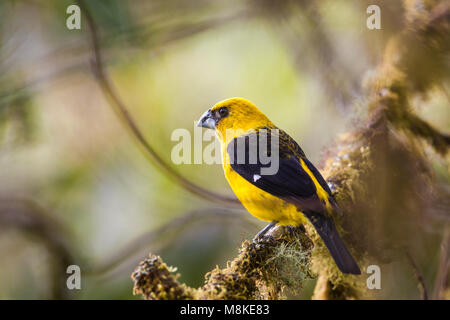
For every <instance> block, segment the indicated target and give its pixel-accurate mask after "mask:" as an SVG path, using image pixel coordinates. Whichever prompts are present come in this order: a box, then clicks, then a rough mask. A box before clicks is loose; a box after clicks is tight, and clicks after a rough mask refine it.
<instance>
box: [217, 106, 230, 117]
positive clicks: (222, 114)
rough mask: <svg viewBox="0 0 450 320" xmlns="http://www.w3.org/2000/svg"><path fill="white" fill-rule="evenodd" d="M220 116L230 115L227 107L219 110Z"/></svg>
mask: <svg viewBox="0 0 450 320" xmlns="http://www.w3.org/2000/svg"><path fill="white" fill-rule="evenodd" d="M219 114H220V116H221V117H225V116H226V115H228V108H227V107H222V108H220V109H219Z"/></svg>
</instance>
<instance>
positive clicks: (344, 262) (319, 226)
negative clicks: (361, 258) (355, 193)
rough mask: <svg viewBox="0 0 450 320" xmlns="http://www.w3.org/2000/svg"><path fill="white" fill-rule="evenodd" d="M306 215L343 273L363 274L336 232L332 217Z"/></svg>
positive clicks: (315, 214)
mask: <svg viewBox="0 0 450 320" xmlns="http://www.w3.org/2000/svg"><path fill="white" fill-rule="evenodd" d="M305 215H306V216H307V217H308V219H309V220H310V221H311V223H312V224H313V226H314V228H316V231H317V233H318V234H319V235H320V237H321V238H322V240H323V242H324V243H325V245H326V247H327V248H328V251H330V254H331V256H332V257H333V259H334V261H335V262H336V265H337V266H338V268H339V270H341V272H342V273H350V274H361V270H360V269H359V267H358V264H357V263H356V261H355V259H354V258H353V257H352V255H351V254H350V252H349V251H348V249H347V247H346V245H345V243H344V241H343V240H342V238H341V237H340V236H339V233H338V232H337V230H336V226H335V225H334V221H333V219H332V218H331V217H326V216H324V215H323V214H317V213H311V212H305Z"/></svg>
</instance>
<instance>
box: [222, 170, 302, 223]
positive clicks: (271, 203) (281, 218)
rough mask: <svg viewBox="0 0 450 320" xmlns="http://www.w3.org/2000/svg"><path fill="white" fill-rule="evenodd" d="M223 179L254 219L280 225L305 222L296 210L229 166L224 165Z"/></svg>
mask: <svg viewBox="0 0 450 320" xmlns="http://www.w3.org/2000/svg"><path fill="white" fill-rule="evenodd" d="M224 171H225V177H226V179H227V181H228V183H229V184H230V186H231V188H232V189H233V191H234V193H235V194H236V196H237V197H238V199H239V200H240V201H241V202H242V204H243V205H244V207H245V208H246V209H247V210H248V211H249V212H250V213H251V214H252V215H253V216H255V217H257V218H258V219H260V220H263V221H268V222H272V221H278V223H279V224H280V225H300V224H303V223H304V221H305V217H304V216H303V214H302V213H301V212H300V211H298V210H297V208H296V207H295V206H294V205H293V204H290V203H289V202H286V201H284V200H283V199H280V198H278V197H275V196H273V195H271V194H270V193H268V192H265V191H263V190H261V189H259V188H258V187H256V186H254V185H253V184H251V183H250V182H248V181H247V180H245V179H244V178H242V177H241V176H240V175H239V174H238V173H237V172H235V171H234V170H233V169H232V168H231V166H230V165H229V164H225V165H224Z"/></svg>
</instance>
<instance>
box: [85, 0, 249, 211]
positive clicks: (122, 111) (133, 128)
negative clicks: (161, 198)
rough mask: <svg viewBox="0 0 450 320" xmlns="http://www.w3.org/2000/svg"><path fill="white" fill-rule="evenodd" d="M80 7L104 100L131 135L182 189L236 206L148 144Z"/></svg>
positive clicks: (90, 21)
mask: <svg viewBox="0 0 450 320" xmlns="http://www.w3.org/2000/svg"><path fill="white" fill-rule="evenodd" d="M77 3H78V4H79V6H80V8H81V10H82V11H83V12H84V14H85V17H86V21H87V23H88V26H89V35H90V39H91V46H92V51H93V55H94V59H93V63H92V68H93V71H94V73H95V76H96V79H97V81H98V83H99V85H100V87H101V89H102V91H103V93H104V95H105V96H106V97H107V100H108V101H109V102H110V105H111V107H112V108H113V109H114V111H115V112H116V114H117V115H118V117H119V119H120V120H121V121H122V122H123V123H124V124H125V126H126V128H127V129H129V130H130V132H131V133H132V135H133V136H134V137H135V138H136V139H137V141H138V142H139V145H140V146H141V147H142V148H143V151H144V152H145V155H146V156H147V157H148V158H149V159H150V161H151V162H152V163H153V164H154V165H155V166H157V167H158V168H159V169H160V170H162V171H163V172H164V173H165V174H166V175H167V176H168V177H169V178H171V179H172V180H173V181H175V182H176V183H178V184H179V185H180V186H182V187H183V188H184V189H185V190H187V191H189V192H191V193H192V194H195V195H197V196H199V197H201V198H203V199H206V200H210V201H213V202H218V203H224V204H229V205H230V204H231V205H234V206H238V205H239V204H240V203H239V201H238V200H237V199H236V198H234V197H229V196H226V195H222V194H218V193H216V192H213V191H210V190H207V189H205V188H203V187H201V186H199V185H197V184H195V183H193V182H191V181H189V180H188V179H186V178H185V177H183V176H182V175H181V174H180V173H178V172H177V171H175V170H174V169H173V168H172V167H171V166H170V165H169V164H168V163H166V162H165V161H164V160H163V159H162V158H161V156H160V155H159V154H158V153H157V152H156V151H155V149H154V148H153V147H152V146H151V145H150V143H149V142H148V141H147V139H146V138H145V137H144V135H143V134H142V131H141V130H140V129H139V127H138V125H137V124H136V122H135V121H134V119H133V117H132V116H131V115H130V113H129V112H128V108H127V107H126V106H125V104H124V103H123V101H122V100H121V98H120V97H119V95H118V94H117V92H116V90H115V88H114V86H113V84H112V81H111V80H110V78H109V76H108V73H107V71H106V69H105V67H104V65H103V59H102V54H101V49H100V45H99V36H98V32H97V26H96V24H95V21H94V19H93V17H92V15H91V13H90V11H89V10H88V8H87V7H86V5H85V3H84V1H83V0H77Z"/></svg>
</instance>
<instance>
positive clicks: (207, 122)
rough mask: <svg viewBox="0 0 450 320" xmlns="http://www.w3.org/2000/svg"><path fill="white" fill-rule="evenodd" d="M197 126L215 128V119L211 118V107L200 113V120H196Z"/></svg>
mask: <svg viewBox="0 0 450 320" xmlns="http://www.w3.org/2000/svg"><path fill="white" fill-rule="evenodd" d="M197 126H199V127H203V128H209V129H214V128H215V126H216V121H215V120H214V119H213V116H212V114H211V109H210V110H208V111H206V112H205V113H204V114H202V116H201V118H200V120H198V122H197Z"/></svg>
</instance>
